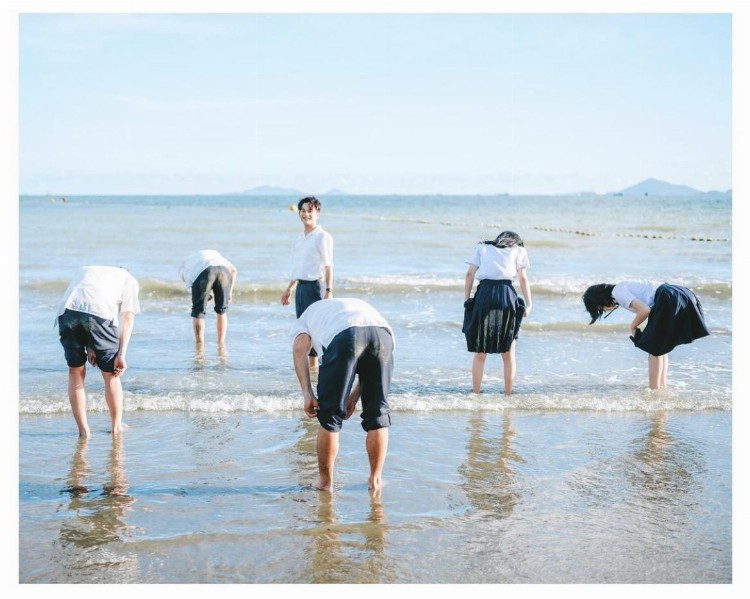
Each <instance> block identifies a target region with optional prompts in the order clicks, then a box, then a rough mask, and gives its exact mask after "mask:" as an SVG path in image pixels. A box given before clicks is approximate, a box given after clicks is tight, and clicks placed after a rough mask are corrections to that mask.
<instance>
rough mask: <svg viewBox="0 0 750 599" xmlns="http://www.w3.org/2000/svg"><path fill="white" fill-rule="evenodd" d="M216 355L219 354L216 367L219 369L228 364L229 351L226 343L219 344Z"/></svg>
mask: <svg viewBox="0 0 750 599" xmlns="http://www.w3.org/2000/svg"><path fill="white" fill-rule="evenodd" d="M218 356H219V362H218V365H217V366H218V368H219V369H220V370H224V369H225V368H227V367H228V366H229V351H228V350H227V346H226V345H220V346H219V349H218Z"/></svg>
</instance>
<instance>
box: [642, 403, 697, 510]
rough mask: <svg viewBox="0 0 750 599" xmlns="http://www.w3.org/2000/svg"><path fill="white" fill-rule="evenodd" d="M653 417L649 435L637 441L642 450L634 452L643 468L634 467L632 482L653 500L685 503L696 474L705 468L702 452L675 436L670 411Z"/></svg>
mask: <svg viewBox="0 0 750 599" xmlns="http://www.w3.org/2000/svg"><path fill="white" fill-rule="evenodd" d="M649 418H650V420H651V423H650V427H649V429H648V431H647V433H646V435H645V436H644V437H643V438H641V439H636V440H635V441H634V443H636V444H637V445H638V446H639V447H640V449H638V450H637V451H636V452H635V453H634V454H633V456H634V458H635V460H636V461H637V463H638V464H639V467H638V468H634V469H631V470H630V476H631V479H632V482H633V484H634V485H635V486H636V487H637V488H639V489H640V490H642V492H643V498H644V499H646V500H647V501H649V502H656V503H661V504H668V505H674V504H677V505H682V504H683V502H684V498H685V495H686V494H689V493H690V492H691V489H692V486H693V473H694V472H697V471H699V470H700V468H701V466H700V459H699V455H698V453H697V451H696V449H695V448H694V447H692V446H691V445H689V444H687V443H683V442H680V441H678V440H676V439H675V438H673V437H672V435H671V434H670V433H669V430H668V427H667V413H666V412H656V413H654V414H651V415H650V416H649Z"/></svg>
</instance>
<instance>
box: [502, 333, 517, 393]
mask: <svg viewBox="0 0 750 599" xmlns="http://www.w3.org/2000/svg"><path fill="white" fill-rule="evenodd" d="M500 357H501V358H502V359H503V379H504V381H505V395H510V394H511V393H513V383H514V382H515V380H516V342H515V341H514V342H513V343H512V344H511V346H510V349H509V350H508V351H507V352H505V353H504V354H500Z"/></svg>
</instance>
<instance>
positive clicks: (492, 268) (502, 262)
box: [466, 243, 529, 281]
mask: <svg viewBox="0 0 750 599" xmlns="http://www.w3.org/2000/svg"><path fill="white" fill-rule="evenodd" d="M466 262H467V264H473V265H474V266H477V267H478V268H477V272H476V274H475V275H474V276H475V278H476V279H477V280H478V281H481V280H482V279H495V280H502V279H508V280H511V281H512V280H514V279H515V278H516V276H517V275H518V270H519V269H521V268H528V267H529V254H528V253H527V252H526V248H524V247H521V246H519V245H514V246H513V247H509V248H499V247H496V246H494V245H490V244H488V243H480V244H479V245H478V246H477V247H476V248H475V249H474V253H473V254H472V256H471V258H469V259H468V260H467V261H466Z"/></svg>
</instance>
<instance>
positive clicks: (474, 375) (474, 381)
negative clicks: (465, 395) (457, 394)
mask: <svg viewBox="0 0 750 599" xmlns="http://www.w3.org/2000/svg"><path fill="white" fill-rule="evenodd" d="M486 360H487V354H479V353H476V354H474V361H473V362H472V364H471V390H472V391H473V392H474V393H479V392H480V391H481V389H482V377H483V376H484V363H485V361H486Z"/></svg>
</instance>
